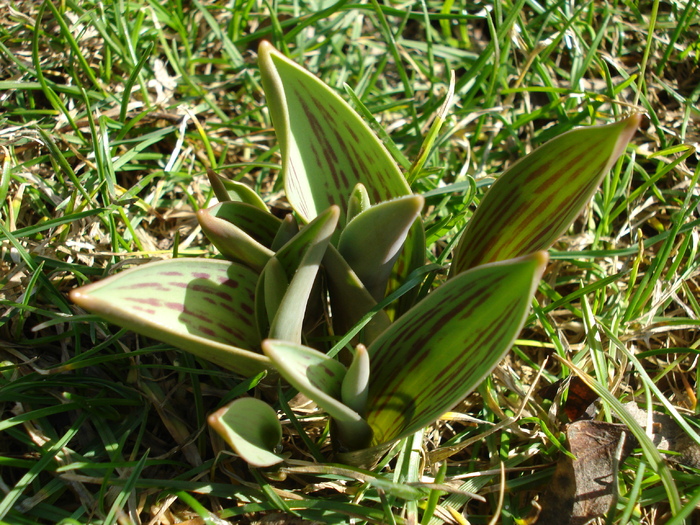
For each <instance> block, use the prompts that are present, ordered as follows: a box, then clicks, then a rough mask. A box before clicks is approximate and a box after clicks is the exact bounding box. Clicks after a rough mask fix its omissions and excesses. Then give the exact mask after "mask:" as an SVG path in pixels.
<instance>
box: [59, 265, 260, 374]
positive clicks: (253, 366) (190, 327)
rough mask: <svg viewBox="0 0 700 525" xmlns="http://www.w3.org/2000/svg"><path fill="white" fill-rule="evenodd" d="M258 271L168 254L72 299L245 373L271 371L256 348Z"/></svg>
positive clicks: (138, 330)
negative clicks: (254, 318)
mask: <svg viewBox="0 0 700 525" xmlns="http://www.w3.org/2000/svg"><path fill="white" fill-rule="evenodd" d="M257 280H258V275H257V273H255V272H254V271H253V270H251V269H249V268H247V267H245V266H243V265H240V264H236V263H231V262H228V261H219V260H214V259H185V258H183V259H173V260H170V261H162V262H156V263H151V264H146V265H143V266H138V267H136V268H131V269H129V270H126V271H124V272H121V273H118V274H116V275H114V276H112V277H109V278H107V279H103V280H102V281H99V282H97V283H94V284H90V285H87V286H83V287H82V288H77V289H75V290H72V291H71V293H70V298H71V300H72V301H73V302H75V303H76V304H78V305H79V306H81V307H82V308H84V309H85V310H88V311H89V312H92V313H95V314H97V315H99V316H100V317H102V318H103V319H105V320H107V321H109V322H111V323H114V324H116V325H118V326H121V327H124V328H128V329H129V330H132V331H134V332H136V333H139V334H142V335H145V336H148V337H152V338H154V339H157V340H159V341H163V342H165V343H167V344H170V345H173V346H175V347H177V348H180V349H182V350H185V351H187V352H190V353H192V354H195V355H198V356H200V357H203V358H205V359H207V360H209V361H211V362H213V363H215V364H218V365H220V366H222V367H224V368H227V369H229V370H232V371H234V372H237V373H239V374H241V375H244V376H250V375H254V374H257V373H259V372H260V371H262V370H265V369H269V368H271V364H270V361H269V359H268V358H266V357H265V356H264V355H262V354H261V353H257V352H255V351H253V350H258V349H259V348H260V336H259V335H258V332H257V329H256V328H255V325H254V323H252V322H251V319H252V316H253V311H254V310H253V309H254V302H255V298H254V292H255V285H256V282H257Z"/></svg>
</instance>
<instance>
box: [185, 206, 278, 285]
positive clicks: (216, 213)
mask: <svg viewBox="0 0 700 525" xmlns="http://www.w3.org/2000/svg"><path fill="white" fill-rule="evenodd" d="M197 220H198V221H199V224H200V226H201V227H202V230H203V231H204V234H205V235H206V236H207V238H208V239H209V240H210V241H211V242H212V243H213V244H214V246H216V247H217V248H218V249H219V251H220V252H221V254H222V255H223V256H224V257H226V258H227V259H230V260H232V261H236V262H240V263H243V264H245V265H246V266H249V267H250V268H253V269H255V270H257V271H260V270H262V268H263V267H264V266H265V264H267V261H268V260H269V259H270V257H272V254H273V252H272V250H271V249H270V246H272V243H273V240H274V238H275V236H276V234H277V231H278V230H279V229H280V224H281V221H280V220H279V219H278V218H277V217H275V216H274V215H272V214H271V213H269V212H267V211H262V210H260V209H259V208H257V207H255V206H252V205H250V204H246V203H243V202H233V201H229V202H222V203H219V204H217V205H215V206H212V207H211V208H208V209H206V210H199V211H198V212H197Z"/></svg>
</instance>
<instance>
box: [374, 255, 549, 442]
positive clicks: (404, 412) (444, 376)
mask: <svg viewBox="0 0 700 525" xmlns="http://www.w3.org/2000/svg"><path fill="white" fill-rule="evenodd" d="M546 262H547V254H546V252H536V253H534V254H532V255H529V256H525V257H521V258H518V259H514V260H508V261H502V262H498V263H492V264H488V265H484V266H479V267H477V268H474V269H473V270H470V271H468V272H464V273H463V274H460V275H458V276H457V277H455V278H454V279H451V280H449V281H447V282H446V283H445V284H444V285H442V286H441V287H439V288H438V289H437V290H435V291H434V292H433V293H431V294H429V295H428V296H427V297H426V298H425V299H423V300H422V301H421V302H420V303H418V304H417V305H416V306H415V307H413V308H412V309H411V310H409V311H408V312H407V313H406V314H404V315H403V316H402V317H401V318H400V319H399V320H398V321H396V322H395V323H394V324H392V326H391V328H389V329H388V330H387V331H386V332H385V333H384V334H382V335H381V336H380V337H379V338H378V339H376V340H375V341H374V342H373V343H372V344H371V345H370V346H369V348H368V351H369V354H370V361H371V364H372V370H371V375H370V388H369V397H368V399H367V410H366V414H365V418H366V419H367V422H368V423H369V424H370V426H371V427H372V430H373V432H374V437H373V441H372V444H373V445H379V444H381V443H386V442H390V441H393V440H396V439H398V438H400V437H403V436H406V435H408V434H411V433H413V432H415V431H417V430H418V429H420V428H422V427H424V426H425V425H428V424H430V423H431V422H433V421H435V420H436V419H437V418H438V417H439V416H440V415H441V414H442V413H444V412H446V411H448V410H449V409H451V408H452V407H453V406H454V405H455V404H457V403H458V402H459V401H460V400H462V399H463V398H464V397H465V396H466V395H467V394H469V393H470V392H471V391H472V390H473V389H474V388H476V387H477V386H478V385H479V383H480V382H481V381H482V380H483V379H484V378H485V377H486V376H487V375H488V374H489V373H490V372H491V370H493V368H494V367H495V366H496V365H497V364H498V362H499V361H500V360H501V358H502V357H503V355H504V354H505V353H506V352H507V351H508V350H509V349H510V347H511V345H512V344H513V341H514V340H515V338H516V336H517V335H518V333H519V332H520V329H521V328H522V326H523V323H524V322H525V318H526V315H527V312H528V310H529V307H530V301H531V299H532V296H533V294H534V292H535V290H536V288H537V283H538V282H539V279H540V277H541V275H542V272H543V271H544V266H545V264H546Z"/></svg>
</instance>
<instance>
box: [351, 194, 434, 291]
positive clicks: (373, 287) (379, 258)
mask: <svg viewBox="0 0 700 525" xmlns="http://www.w3.org/2000/svg"><path fill="white" fill-rule="evenodd" d="M424 202H425V201H424V199H423V197H421V196H420V195H410V196H408V197H401V198H398V199H394V200H390V201H386V202H381V203H379V204H377V205H375V206H372V207H370V208H367V209H366V210H364V211H362V212H361V213H359V214H358V215H357V216H355V218H354V219H352V220H351V221H350V222H349V223H348V224H347V225H346V226H345V229H344V230H343V231H342V233H341V234H340V239H339V240H338V251H339V252H340V254H341V255H342V256H343V258H344V259H345V260H346V261H347V263H348V264H349V265H350V268H352V269H353V271H354V272H355V274H356V275H357V276H358V277H359V278H360V280H361V281H362V282H363V284H364V285H365V287H366V288H367V290H368V291H369V293H370V294H371V295H372V297H374V299H375V300H377V301H380V300H382V299H383V298H384V293H385V291H386V285H387V281H388V280H389V277H390V275H391V270H392V268H393V266H394V263H395V262H396V260H397V259H398V257H399V254H400V253H401V249H402V247H403V244H404V241H405V240H406V237H407V236H408V232H409V231H410V228H411V226H412V225H413V223H414V222H415V221H416V219H417V218H418V216H419V215H420V212H421V210H422V209H423V204H424Z"/></svg>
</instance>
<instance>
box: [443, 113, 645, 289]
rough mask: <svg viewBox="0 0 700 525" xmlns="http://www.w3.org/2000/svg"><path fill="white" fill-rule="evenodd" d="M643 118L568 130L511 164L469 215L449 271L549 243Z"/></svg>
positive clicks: (573, 215) (590, 192) (575, 212)
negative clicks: (471, 214)
mask: <svg viewBox="0 0 700 525" xmlns="http://www.w3.org/2000/svg"><path fill="white" fill-rule="evenodd" d="M640 119H641V116H640V115H632V116H631V117H628V118H626V119H624V120H621V121H620V122H617V123H615V124H610V125H607V126H596V127H587V128H581V129H576V130H572V131H569V132H567V133H564V134H563V135H560V136H559V137H557V138H555V139H553V140H551V141H549V142H547V143H545V144H543V145H542V146H540V147H539V148H538V149H536V150H535V151H533V152H532V153H530V154H529V155H528V156H526V157H524V158H523V159H521V160H519V161H518V162H516V163H515V164H513V166H511V167H510V168H509V169H507V170H506V171H505V172H504V173H503V174H502V175H501V176H500V177H499V178H498V179H497V180H496V182H495V183H494V184H493V186H492V187H491V189H490V190H489V192H488V193H487V194H486V196H485V197H484V199H483V200H482V201H481V204H480V205H479V208H478V209H477V210H476V212H475V213H474V216H473V217H472V218H471V220H470V221H469V225H468V226H467V229H466V231H465V232H464V235H463V236H462V238H461V239H460V242H459V245H458V247H457V249H456V251H455V256H454V259H453V261H452V269H451V275H457V274H459V273H460V272H463V271H464V270H467V269H468V268H472V267H475V266H477V265H480V264H484V263H488V262H492V261H500V260H505V259H510V258H513V257H518V256H520V255H525V254H528V253H533V252H535V251H538V250H546V249H547V248H549V247H550V246H551V245H552V244H553V243H554V241H556V240H557V239H558V238H559V237H560V236H561V234H562V233H564V232H565V231H566V230H567V228H569V226H570V225H571V223H572V222H573V221H574V219H575V218H576V217H577V216H578V215H579V213H581V210H582V209H583V207H584V206H585V205H586V203H587V202H588V201H589V199H590V197H591V195H593V193H594V192H595V191H596V189H597V188H598V186H599V184H600V182H601V180H602V179H603V177H604V176H605V174H606V173H607V172H608V171H609V170H610V168H611V166H612V165H613V163H614V162H615V161H616V160H617V158H618V157H619V156H620V155H621V154H622V153H623V152H624V150H625V147H626V145H627V143H628V142H629V140H630V139H631V138H632V135H634V132H635V131H636V129H637V127H638V126H639V122H640Z"/></svg>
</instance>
